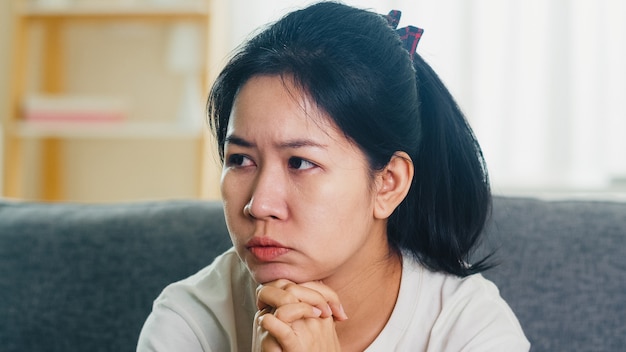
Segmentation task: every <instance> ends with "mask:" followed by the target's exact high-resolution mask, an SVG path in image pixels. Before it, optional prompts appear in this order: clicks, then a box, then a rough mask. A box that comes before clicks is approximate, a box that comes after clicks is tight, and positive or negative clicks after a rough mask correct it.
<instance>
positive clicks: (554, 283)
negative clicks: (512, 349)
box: [484, 197, 626, 352]
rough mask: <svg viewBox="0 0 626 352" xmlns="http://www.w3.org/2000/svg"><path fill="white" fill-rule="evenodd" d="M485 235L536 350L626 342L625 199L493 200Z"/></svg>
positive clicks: (497, 274)
mask: <svg viewBox="0 0 626 352" xmlns="http://www.w3.org/2000/svg"><path fill="white" fill-rule="evenodd" d="M486 234H487V238H486V242H485V243H484V244H485V245H486V247H488V248H496V249H497V252H496V254H495V259H496V260H497V261H499V262H500V263H501V264H500V265H499V266H497V267H496V268H495V269H493V270H490V271H487V272H485V273H484V275H485V276H486V277H487V278H489V279H491V280H493V281H494V282H495V283H496V285H497V286H498V287H499V288H500V293H501V295H502V296H503V297H504V298H505V299H506V301H507V302H508V303H509V304H510V305H511V307H512V309H513V311H514V312H515V313H516V315H517V317H518V319H519V320H520V322H521V324H522V327H523V328H524V331H525V333H526V335H527V337H528V338H529V340H530V341H531V344H532V346H533V347H532V350H533V351H594V352H598V351H607V352H608V351H622V350H624V348H625V347H624V346H626V204H624V203H616V202H599V201H573V200H569V201H541V200H537V199H519V198H502V197H498V198H496V199H495V200H494V209H493V218H492V221H491V222H490V225H489V227H488V229H487V230H486Z"/></svg>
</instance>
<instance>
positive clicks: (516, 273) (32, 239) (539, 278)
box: [0, 197, 626, 352]
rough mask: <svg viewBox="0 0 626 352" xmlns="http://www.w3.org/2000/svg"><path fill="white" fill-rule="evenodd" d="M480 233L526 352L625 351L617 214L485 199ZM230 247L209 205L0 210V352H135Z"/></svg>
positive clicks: (622, 229) (622, 242)
mask: <svg viewBox="0 0 626 352" xmlns="http://www.w3.org/2000/svg"><path fill="white" fill-rule="evenodd" d="M485 232H486V235H487V237H486V240H485V242H484V243H483V247H482V248H481V250H480V251H479V253H478V254H479V255H480V254H484V253H488V252H489V251H490V250H491V249H494V248H495V249H496V252H495V255H494V257H493V258H494V259H495V260H496V261H498V262H500V263H501V264H500V265H499V266H497V267H496V268H494V269H492V270H490V271H487V272H486V273H485V274H484V275H485V276H486V277H487V278H490V279H492V280H493V281H494V282H495V283H496V284H497V285H498V287H499V288H500V291H501V294H502V296H503V297H504V298H505V299H506V300H507V302H508V303H509V304H510V305H511V307H512V308H513V310H514V311H515V313H516V314H517V316H518V318H519V319H520V322H521V324H522V326H523V328H524V330H525V332H526V334H527V336H528V338H529V339H530V341H531V343H532V344H533V348H532V350H533V351H618V350H622V349H623V346H626V204H624V203H611V202H580V201H563V202H547V201H540V200H536V199H520V198H503V197H496V199H495V200H494V208H493V216H492V219H491V221H490V225H489V226H488V228H487V229H486V231H485ZM230 246H231V244H230V240H229V238H228V233H227V230H226V226H225V224H224V218H223V212H222V208H221V204H220V203H216V202H205V201H155V202H142V203H127V204H108V205H83V204H41V203H20V202H7V201H0V350H2V351H6V352H12V351H134V349H135V345H136V341H137V337H138V335H139V331H140V330H141V327H142V324H143V322H144V321H145V319H146V317H147V315H148V314H149V312H150V310H151V307H152V301H153V300H154V298H156V296H157V295H158V294H159V292H160V291H161V290H162V289H163V288H164V287H165V286H166V285H167V284H169V283H171V282H174V281H177V280H179V279H182V278H185V277H187V276H188V275H191V274H193V273H194V272H196V271H197V270H199V269H200V268H202V267H203V266H205V265H207V264H209V263H210V262H211V260H212V258H213V257H215V256H216V255H217V254H219V253H221V252H223V251H224V250H226V249H227V248H228V247H230Z"/></svg>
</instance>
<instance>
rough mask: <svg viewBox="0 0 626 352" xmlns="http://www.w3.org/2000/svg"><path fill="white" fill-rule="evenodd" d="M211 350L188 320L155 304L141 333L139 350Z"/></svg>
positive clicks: (157, 351) (192, 351) (138, 344)
mask: <svg viewBox="0 0 626 352" xmlns="http://www.w3.org/2000/svg"><path fill="white" fill-rule="evenodd" d="M175 351H176V352H210V351H205V350H204V349H203V348H202V346H201V345H200V341H199V340H198V337H197V336H196V335H195V334H194V332H193V330H192V329H191V327H190V326H189V324H187V322H186V321H185V320H184V319H183V318H182V317H181V316H180V315H179V314H177V313H176V312H174V311H173V310H171V309H169V308H167V307H163V306H155V308H154V310H153V311H152V313H151V314H150V315H149V316H148V319H146V322H145V323H144V326H143V328H142V330H141V334H140V335H139V342H138V343H137V352H175Z"/></svg>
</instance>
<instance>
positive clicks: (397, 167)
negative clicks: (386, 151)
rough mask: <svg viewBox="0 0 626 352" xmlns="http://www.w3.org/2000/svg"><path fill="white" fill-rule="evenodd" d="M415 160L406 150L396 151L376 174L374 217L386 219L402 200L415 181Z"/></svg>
mask: <svg viewBox="0 0 626 352" xmlns="http://www.w3.org/2000/svg"><path fill="white" fill-rule="evenodd" d="M413 173H414V168H413V161H412V160H411V157H410V156H409V155H408V154H407V153H405V152H396V153H395V154H394V155H393V156H392V157H391V160H390V161H389V163H388V164H387V166H385V168H384V169H383V170H382V171H380V172H379V173H378V174H377V175H376V201H375V204H374V217H375V218H378V219H386V218H388V217H389V216H390V215H391V213H393V211H394V210H395V209H396V207H397V206H398V205H399V204H400V203H401V202H402V200H403V199H404V197H406V195H407V193H409V188H410V187H411V182H412V181H413Z"/></svg>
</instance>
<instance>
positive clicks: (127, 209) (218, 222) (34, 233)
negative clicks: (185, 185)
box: [0, 201, 231, 351]
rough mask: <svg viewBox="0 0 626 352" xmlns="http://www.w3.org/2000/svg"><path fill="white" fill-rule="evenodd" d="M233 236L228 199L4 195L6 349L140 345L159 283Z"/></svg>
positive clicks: (196, 265) (1, 240) (1, 314)
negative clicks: (102, 201)
mask: <svg viewBox="0 0 626 352" xmlns="http://www.w3.org/2000/svg"><path fill="white" fill-rule="evenodd" d="M230 245H231V244H230V240H229V238H228V237H227V235H226V228H225V225H224V219H223V212H222V208H221V204H219V203H210V202H200V201H175V202H174V201H173V202H146V203H128V204H114V205H113V204H111V205H81V204H31V203H19V202H3V203H0V350H2V351H134V349H135V346H136V341H137V338H138V336H139V331H140V330H141V327H142V325H143V322H144V321H145V319H146V317H147V316H148V314H149V313H150V311H151V308H152V301H153V300H154V299H155V298H156V297H157V295H158V294H159V293H160V291H161V290H162V289H163V288H164V287H165V286H166V285H167V284H169V283H171V282H173V281H176V280H179V279H182V278H184V277H186V276H188V275H190V274H192V273H194V272H196V271H197V270H199V269H200V268H202V267H203V266H205V265H207V263H210V262H211V260H212V258H213V257H214V256H215V255H216V254H217V253H221V252H222V251H224V250H225V249H227V248H228V247H230Z"/></svg>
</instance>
